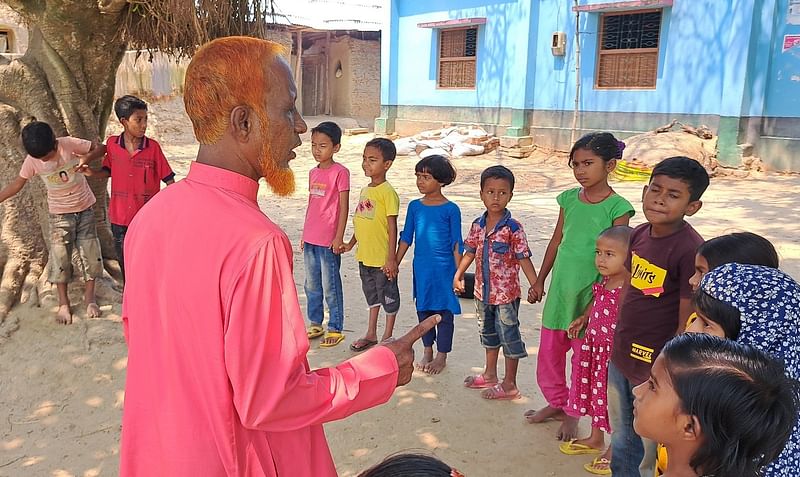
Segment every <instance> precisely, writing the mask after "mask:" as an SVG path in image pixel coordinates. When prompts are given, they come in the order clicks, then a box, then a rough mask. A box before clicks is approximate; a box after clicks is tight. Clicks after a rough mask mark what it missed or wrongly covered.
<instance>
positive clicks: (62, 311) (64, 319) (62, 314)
mask: <svg viewBox="0 0 800 477" xmlns="http://www.w3.org/2000/svg"><path fill="white" fill-rule="evenodd" d="M56 323H60V324H62V325H71V324H72V311H70V309H69V305H61V306H59V307H58V312H56Z"/></svg>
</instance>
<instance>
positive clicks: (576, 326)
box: [567, 315, 589, 340]
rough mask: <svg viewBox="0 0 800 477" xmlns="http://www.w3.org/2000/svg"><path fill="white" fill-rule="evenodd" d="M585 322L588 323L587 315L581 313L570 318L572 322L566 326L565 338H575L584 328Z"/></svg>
mask: <svg viewBox="0 0 800 477" xmlns="http://www.w3.org/2000/svg"><path fill="white" fill-rule="evenodd" d="M587 323H589V316H588V315H581V316H579V317H577V318H575V319H574V320H572V323H570V324H569V328H567V338H569V339H571V340H574V339H575V338H577V337H578V336H579V335H580V334H581V331H583V330H584V328H586V324H587Z"/></svg>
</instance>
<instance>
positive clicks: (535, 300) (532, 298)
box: [528, 287, 539, 303]
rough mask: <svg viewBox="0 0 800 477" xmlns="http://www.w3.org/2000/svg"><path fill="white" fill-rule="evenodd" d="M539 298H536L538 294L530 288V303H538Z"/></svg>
mask: <svg viewBox="0 0 800 477" xmlns="http://www.w3.org/2000/svg"><path fill="white" fill-rule="evenodd" d="M538 302H539V297H538V296H536V293H535V291H534V289H533V287H530V288H528V303H538Z"/></svg>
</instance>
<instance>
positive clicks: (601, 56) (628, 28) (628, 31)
mask: <svg viewBox="0 0 800 477" xmlns="http://www.w3.org/2000/svg"><path fill="white" fill-rule="evenodd" d="M660 33H661V10H642V11H636V12H630V13H624V14H620V13H605V14H603V15H602V16H601V17H600V42H599V43H600V45H599V46H600V47H599V48H598V59H597V77H596V83H595V86H596V87H597V88H608V89H650V88H655V87H656V76H657V75H658V37H659V34H660Z"/></svg>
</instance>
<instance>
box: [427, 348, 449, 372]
mask: <svg viewBox="0 0 800 477" xmlns="http://www.w3.org/2000/svg"><path fill="white" fill-rule="evenodd" d="M445 366H447V353H436V358H434V359H433V361H431V362H430V363H429V364H428V365H427V366H426V367H425V369H423V371H425V372H426V373H428V374H439V373H441V372H442V370H443V369H444V367H445Z"/></svg>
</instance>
